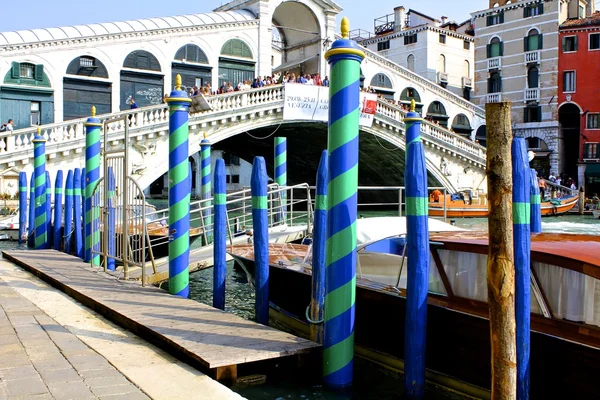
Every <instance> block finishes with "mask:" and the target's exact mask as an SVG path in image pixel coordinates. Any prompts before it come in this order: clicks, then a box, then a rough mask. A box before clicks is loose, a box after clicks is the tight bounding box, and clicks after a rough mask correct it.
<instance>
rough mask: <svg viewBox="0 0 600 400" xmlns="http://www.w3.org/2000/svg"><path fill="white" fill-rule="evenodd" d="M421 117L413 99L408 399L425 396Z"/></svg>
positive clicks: (409, 125) (407, 179)
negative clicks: (416, 110)
mask: <svg viewBox="0 0 600 400" xmlns="http://www.w3.org/2000/svg"><path fill="white" fill-rule="evenodd" d="M422 120H423V119H422V118H421V116H420V115H419V114H418V113H417V112H415V102H414V100H413V101H412V102H411V105H410V112H408V113H407V114H406V118H405V119H404V124H405V126H406V167H405V169H404V185H405V186H406V257H407V260H408V261H407V281H406V316H405V323H404V387H405V393H406V396H407V397H408V398H411V399H420V398H423V397H424V396H425V347H426V346H425V345H426V337H427V286H428V285H427V284H428V281H429V222H428V219H427V218H428V217H427V214H428V211H427V206H428V201H429V194H428V191H427V167H426V166H425V150H424V148H423V143H422V142H421V121H422Z"/></svg>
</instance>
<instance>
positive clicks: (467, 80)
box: [462, 76, 473, 88]
mask: <svg viewBox="0 0 600 400" xmlns="http://www.w3.org/2000/svg"><path fill="white" fill-rule="evenodd" d="M462 85H463V87H464V88H472V87H473V79H471V78H469V77H468V76H463V77H462Z"/></svg>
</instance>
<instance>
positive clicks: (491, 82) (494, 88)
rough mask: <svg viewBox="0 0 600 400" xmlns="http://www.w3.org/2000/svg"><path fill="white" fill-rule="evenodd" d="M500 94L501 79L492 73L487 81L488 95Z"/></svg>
mask: <svg viewBox="0 0 600 400" xmlns="http://www.w3.org/2000/svg"><path fill="white" fill-rule="evenodd" d="M500 92H502V77H501V76H500V74H499V73H498V72H492V73H491V74H490V77H489V79H488V93H500Z"/></svg>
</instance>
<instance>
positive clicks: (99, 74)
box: [63, 55, 112, 121]
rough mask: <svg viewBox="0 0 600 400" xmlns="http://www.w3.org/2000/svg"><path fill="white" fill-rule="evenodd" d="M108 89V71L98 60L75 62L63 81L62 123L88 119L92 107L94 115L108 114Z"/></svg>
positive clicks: (70, 64) (79, 60)
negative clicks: (94, 108)
mask: <svg viewBox="0 0 600 400" xmlns="http://www.w3.org/2000/svg"><path fill="white" fill-rule="evenodd" d="M79 77H85V78H79ZM111 87H112V83H111V82H109V81H108V71H107V70H106V67H105V66H104V64H103V63H102V62H101V61H100V60H98V59H97V58H95V57H92V56H87V55H86V56H80V57H76V58H74V59H73V60H72V61H71V62H70V63H69V66H68V67H67V76H65V77H64V78H63V119H64V120H65V121H67V120H70V119H75V118H82V117H88V116H89V115H90V110H91V108H92V106H95V107H96V113H97V114H108V113H110V112H111V105H112V101H111V98H112V91H111Z"/></svg>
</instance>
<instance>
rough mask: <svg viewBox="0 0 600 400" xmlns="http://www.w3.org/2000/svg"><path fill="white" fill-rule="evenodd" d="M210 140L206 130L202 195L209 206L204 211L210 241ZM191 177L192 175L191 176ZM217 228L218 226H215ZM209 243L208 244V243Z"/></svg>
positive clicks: (202, 156) (207, 236) (211, 233)
mask: <svg viewBox="0 0 600 400" xmlns="http://www.w3.org/2000/svg"><path fill="white" fill-rule="evenodd" d="M210 165H211V158H210V141H209V140H208V139H207V138H206V132H205V133H204V139H202V141H201V142H200V171H201V175H202V186H201V188H200V190H201V195H202V200H203V201H202V207H208V208H207V211H205V212H204V227H205V229H206V230H207V232H206V240H207V241H208V243H210V242H212V236H213V232H212V227H211V225H212V218H211V216H210V212H209V210H210V206H211V201H210V199H211V182H210V178H211V176H210ZM190 179H191V176H190ZM215 229H216V228H215ZM208 243H207V244H208Z"/></svg>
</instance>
